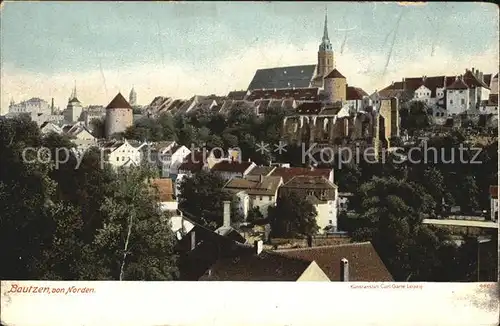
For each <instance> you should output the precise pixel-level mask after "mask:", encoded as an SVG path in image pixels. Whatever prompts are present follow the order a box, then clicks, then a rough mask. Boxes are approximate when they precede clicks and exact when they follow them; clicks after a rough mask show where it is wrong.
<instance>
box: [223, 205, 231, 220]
mask: <svg viewBox="0 0 500 326" xmlns="http://www.w3.org/2000/svg"><path fill="white" fill-rule="evenodd" d="M223 203H224V222H223V224H222V226H231V210H230V208H231V202H230V201H229V200H225V201H223Z"/></svg>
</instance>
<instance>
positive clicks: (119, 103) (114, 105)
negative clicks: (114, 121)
mask: <svg viewBox="0 0 500 326" xmlns="http://www.w3.org/2000/svg"><path fill="white" fill-rule="evenodd" d="M107 109H132V107H131V106H130V104H129V103H128V102H127V100H126V99H125V98H124V97H123V95H122V94H121V93H118V94H117V95H116V96H115V98H114V99H113V100H112V101H111V102H110V103H109V104H108V106H107V107H106V110H107Z"/></svg>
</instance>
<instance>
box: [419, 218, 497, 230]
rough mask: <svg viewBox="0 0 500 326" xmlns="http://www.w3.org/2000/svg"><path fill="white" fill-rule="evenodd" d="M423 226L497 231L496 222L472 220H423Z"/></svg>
mask: <svg viewBox="0 0 500 326" xmlns="http://www.w3.org/2000/svg"><path fill="white" fill-rule="evenodd" d="M422 223H423V224H432V225H439V226H462V227H466V228H469V227H470V228H482V229H498V222H494V221H472V220H455V219H445V220H438V219H424V220H423V221H422Z"/></svg>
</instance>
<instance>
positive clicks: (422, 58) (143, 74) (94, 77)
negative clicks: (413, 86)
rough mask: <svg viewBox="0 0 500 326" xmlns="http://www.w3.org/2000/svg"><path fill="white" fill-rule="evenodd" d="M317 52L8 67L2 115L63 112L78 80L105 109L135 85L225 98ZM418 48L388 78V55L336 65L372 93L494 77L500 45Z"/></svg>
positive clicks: (394, 63) (289, 48)
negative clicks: (394, 85)
mask: <svg viewBox="0 0 500 326" xmlns="http://www.w3.org/2000/svg"><path fill="white" fill-rule="evenodd" d="M316 49H317V44H316V43H310V44H304V45H303V46H294V45H290V44H276V43H263V44H260V45H256V46H254V47H251V48H246V49H245V50H244V51H243V50H242V51H239V52H235V53H234V54H233V55H231V56H228V57H226V58H225V59H223V60H220V61H219V62H218V63H217V64H215V65H213V66H203V65H201V66H196V65H183V64H177V63H176V64H169V63H165V64H164V65H163V64H162V65H151V64H142V65H137V66H134V67H125V68H123V69H122V70H103V71H102V73H101V71H100V70H98V69H96V70H93V71H87V72H81V73H77V74H71V73H66V74H65V73H63V74H57V75H44V74H38V73H30V72H25V71H20V70H18V69H15V68H13V67H9V66H4V67H2V75H1V79H0V80H1V85H0V86H1V93H0V95H1V111H2V113H6V112H7V110H8V104H9V102H10V99H11V98H14V100H15V101H16V102H19V101H22V100H27V99H29V98H31V97H40V98H43V99H46V100H47V101H49V102H50V98H52V97H53V98H54V101H55V104H56V106H59V107H60V108H64V107H65V106H66V104H67V100H68V97H69V95H70V94H71V90H72V88H73V85H74V82H75V80H76V83H77V89H78V97H79V99H80V100H81V101H82V102H83V104H84V105H89V104H102V105H106V104H107V103H109V102H110V101H111V99H112V98H113V97H114V96H115V95H116V93H118V91H121V92H122V94H123V95H125V96H126V97H127V96H128V92H129V91H130V89H131V88H132V86H134V87H135V89H136V91H137V94H138V102H139V103H140V104H148V103H150V102H151V101H152V100H153V98H154V97H155V96H159V95H164V96H172V97H175V98H190V97H191V96H193V95H195V94H200V95H208V94H220V95H224V94H227V93H228V92H229V91H231V90H235V89H246V88H247V86H248V84H249V83H250V81H251V79H252V77H253V74H254V73H255V70H257V69H259V68H270V67H275V66H287V65H300V64H314V63H315V62H316V55H317V54H316ZM415 49H418V53H414V52H415V51H411V50H408V51H406V52H407V53H394V54H393V56H392V58H391V61H390V63H389V66H388V69H387V72H386V74H385V75H382V72H383V70H384V69H383V68H384V65H385V62H386V60H387V57H386V56H387V53H380V52H375V53H363V52H355V50H354V49H353V50H350V47H349V46H347V48H346V49H345V50H344V53H343V54H342V55H340V54H339V53H338V52H336V53H335V55H336V57H335V61H336V67H337V69H339V70H340V71H341V72H342V74H343V75H344V76H346V78H347V82H348V84H350V85H354V86H357V87H361V88H363V89H365V91H367V92H368V93H371V92H373V91H374V90H375V89H381V88H383V87H385V86H387V85H389V84H390V83H391V82H392V81H398V80H401V79H402V78H403V77H418V76H423V75H427V76H432V75H444V74H446V75H455V74H460V73H463V72H464V70H465V69H466V68H471V67H475V68H477V69H480V70H481V71H483V72H484V73H496V72H497V69H498V67H497V63H498V48H497V47H492V48H491V49H489V50H488V51H485V52H483V53H478V54H477V55H474V56H472V57H471V56H466V55H465V54H464V55H461V54H460V53H458V54H457V53H451V52H449V51H447V50H446V49H441V48H439V47H436V48H435V50H434V55H431V54H430V53H431V51H430V49H425V48H422V47H420V48H419V47H415ZM396 52H397V51H396ZM106 90H107V92H106Z"/></svg>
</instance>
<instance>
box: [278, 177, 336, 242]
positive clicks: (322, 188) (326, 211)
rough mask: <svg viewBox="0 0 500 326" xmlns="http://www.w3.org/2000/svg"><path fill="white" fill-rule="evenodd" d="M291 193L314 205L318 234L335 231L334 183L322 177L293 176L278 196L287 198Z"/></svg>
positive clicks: (281, 188) (282, 187)
mask: <svg viewBox="0 0 500 326" xmlns="http://www.w3.org/2000/svg"><path fill="white" fill-rule="evenodd" d="M292 192H293V193H296V194H298V195H300V196H301V197H303V198H306V199H307V200H309V201H310V202H311V203H312V204H313V205H314V207H315V208H316V211H317V213H318V215H317V216H316V223H317V224H318V226H319V228H320V232H324V231H325V229H326V228H328V229H333V230H337V225H338V223H337V207H338V188H337V186H336V185H335V184H334V183H332V182H330V181H329V180H327V179H326V178H325V177H323V176H295V177H293V178H292V179H290V180H289V181H287V182H285V184H283V185H282V186H281V187H280V189H279V191H278V196H279V197H288V196H289V194H290V193H292Z"/></svg>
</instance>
